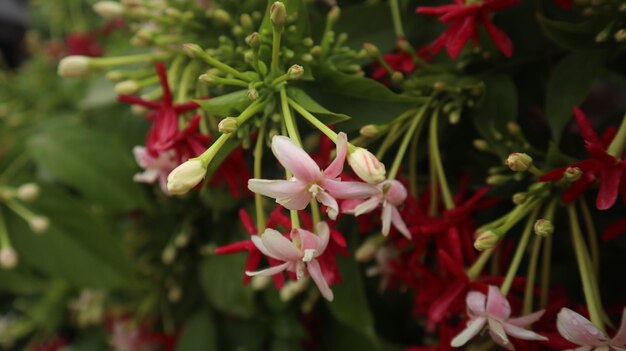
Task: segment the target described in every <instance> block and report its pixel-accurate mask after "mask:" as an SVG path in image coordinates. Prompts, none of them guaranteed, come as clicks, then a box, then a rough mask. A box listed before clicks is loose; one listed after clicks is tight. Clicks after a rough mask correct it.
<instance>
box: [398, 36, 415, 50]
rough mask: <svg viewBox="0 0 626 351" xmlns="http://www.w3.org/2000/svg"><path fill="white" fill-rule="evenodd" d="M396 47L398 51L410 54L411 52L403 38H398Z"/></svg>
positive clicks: (408, 44)
mask: <svg viewBox="0 0 626 351" xmlns="http://www.w3.org/2000/svg"><path fill="white" fill-rule="evenodd" d="M396 46H397V47H398V49H400V50H402V51H404V52H409V53H410V52H411V50H412V47H411V44H410V43H409V42H408V41H407V40H406V39H404V38H398V40H397V41H396Z"/></svg>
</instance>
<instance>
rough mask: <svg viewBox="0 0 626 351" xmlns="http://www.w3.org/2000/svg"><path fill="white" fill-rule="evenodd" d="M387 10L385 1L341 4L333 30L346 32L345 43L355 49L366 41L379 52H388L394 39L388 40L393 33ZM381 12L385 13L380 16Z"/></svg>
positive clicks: (387, 6)
mask: <svg viewBox="0 0 626 351" xmlns="http://www.w3.org/2000/svg"><path fill="white" fill-rule="evenodd" d="M388 12H389V4H388V3H386V2H377V3H364V4H357V5H353V6H342V7H341V17H340V18H339V21H338V22H337V24H336V25H335V32H336V33H347V34H348V38H349V39H348V41H347V42H346V45H348V46H350V47H351V48H353V49H355V50H359V49H361V48H362V47H363V43H365V42H368V43H372V44H374V45H376V46H378V48H379V49H380V51H381V52H388V51H390V50H392V49H394V47H395V46H396V43H395V41H394V40H390V38H394V36H395V33H394V31H393V23H392V21H391V15H387V13H388ZM383 13H384V14H385V15H384V16H381V14H383ZM405 23H406V22H405ZM319 27H321V28H323V26H319ZM363 28H367V30H363Z"/></svg>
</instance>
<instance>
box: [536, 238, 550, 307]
mask: <svg viewBox="0 0 626 351" xmlns="http://www.w3.org/2000/svg"><path fill="white" fill-rule="evenodd" d="M551 262H552V235H548V237H546V240H545V243H544V245H543V256H542V257H541V295H540V296H539V307H540V308H542V309H545V308H546V306H548V292H549V287H550V266H551Z"/></svg>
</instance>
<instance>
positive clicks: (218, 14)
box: [213, 9, 231, 26]
mask: <svg viewBox="0 0 626 351" xmlns="http://www.w3.org/2000/svg"><path fill="white" fill-rule="evenodd" d="M213 21H215V23H216V24H217V25H219V26H226V25H229V24H230V21H231V18H230V14H229V13H228V11H226V10H223V9H215V11H213Z"/></svg>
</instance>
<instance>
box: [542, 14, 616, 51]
mask: <svg viewBox="0 0 626 351" xmlns="http://www.w3.org/2000/svg"><path fill="white" fill-rule="evenodd" d="M537 21H538V22H539V24H540V25H541V28H542V29H543V31H544V33H545V34H546V36H547V37H548V38H550V39H551V40H552V41H554V42H555V43H556V44H557V45H558V46H560V47H562V48H565V49H568V50H574V51H588V50H597V49H598V43H597V42H596V40H595V38H596V35H597V34H598V32H600V31H601V30H602V29H603V28H604V26H606V24H607V23H606V21H605V20H604V19H602V18H601V17H597V16H595V17H594V18H592V19H590V20H587V21H585V22H582V23H569V22H561V21H554V20H551V19H548V18H546V17H544V16H543V15H541V14H537Z"/></svg>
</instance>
